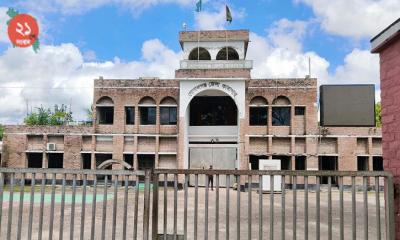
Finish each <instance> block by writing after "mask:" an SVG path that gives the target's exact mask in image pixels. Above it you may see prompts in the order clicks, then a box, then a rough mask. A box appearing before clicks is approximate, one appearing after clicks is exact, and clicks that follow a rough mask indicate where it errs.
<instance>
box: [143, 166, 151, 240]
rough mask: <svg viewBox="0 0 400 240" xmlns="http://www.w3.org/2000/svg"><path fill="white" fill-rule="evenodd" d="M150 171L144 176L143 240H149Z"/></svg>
mask: <svg viewBox="0 0 400 240" xmlns="http://www.w3.org/2000/svg"><path fill="white" fill-rule="evenodd" d="M150 176H151V172H150V170H146V172H145V176H144V204H143V205H144V209H143V239H144V240H148V239H149V219H150Z"/></svg>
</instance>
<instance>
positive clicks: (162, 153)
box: [158, 152, 177, 155]
mask: <svg viewBox="0 0 400 240" xmlns="http://www.w3.org/2000/svg"><path fill="white" fill-rule="evenodd" d="M176 154H177V153H176V152H158V155H176Z"/></svg>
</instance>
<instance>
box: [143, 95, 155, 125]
mask: <svg viewBox="0 0 400 240" xmlns="http://www.w3.org/2000/svg"><path fill="white" fill-rule="evenodd" d="M139 112H140V125H155V124H156V115H157V113H156V101H154V99H153V98H152V97H144V98H142V99H141V100H140V101H139Z"/></svg>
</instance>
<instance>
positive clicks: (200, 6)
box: [196, 0, 202, 12]
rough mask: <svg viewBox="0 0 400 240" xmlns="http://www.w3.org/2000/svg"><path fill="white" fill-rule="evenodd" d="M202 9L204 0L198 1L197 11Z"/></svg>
mask: <svg viewBox="0 0 400 240" xmlns="http://www.w3.org/2000/svg"><path fill="white" fill-rule="evenodd" d="M201 9H202V2H201V0H199V1H198V2H197V3H196V12H201Z"/></svg>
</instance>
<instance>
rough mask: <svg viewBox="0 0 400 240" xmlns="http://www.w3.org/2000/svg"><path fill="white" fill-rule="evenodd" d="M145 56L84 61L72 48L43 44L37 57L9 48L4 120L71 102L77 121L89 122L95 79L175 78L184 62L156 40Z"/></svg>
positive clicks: (0, 83)
mask: <svg viewBox="0 0 400 240" xmlns="http://www.w3.org/2000/svg"><path fill="white" fill-rule="evenodd" d="M142 54H143V60H140V61H132V62H121V61H120V60H119V59H118V58H115V59H114V60H113V61H107V62H93V61H91V62H86V61H85V60H84V56H83V55H84V54H83V53H81V52H80V50H79V49H78V48H77V47H76V46H75V45H73V44H62V45H58V46H48V45H42V46H41V49H40V51H39V52H38V53H37V54H36V53H34V52H33V51H32V49H20V48H9V49H8V50H6V51H5V52H4V54H3V55H1V56H0V76H1V77H0V88H1V89H2V95H1V96H0V104H1V106H2V107H1V108H0V122H3V123H16V122H21V121H22V118H23V116H24V114H25V112H26V102H27V101H29V105H30V106H34V107H37V106H40V105H44V106H52V105H54V104H61V103H64V104H68V105H69V104H70V103H71V104H72V111H73V112H74V116H75V118H76V119H78V120H82V119H85V108H87V107H89V105H90V103H91V102H92V96H93V79H95V78H97V77H98V76H103V77H104V78H132V79H134V78H138V77H141V76H157V77H160V78H172V77H173V75H174V69H176V68H178V66H179V59H180V58H181V54H180V53H175V52H173V51H172V50H170V49H168V48H167V47H165V46H164V45H163V44H162V43H161V42H160V41H159V40H158V39H153V40H149V41H146V42H144V44H143V47H142ZM5 87H7V88H5ZM22 87H23V88H22ZM10 99H12V101H10Z"/></svg>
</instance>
